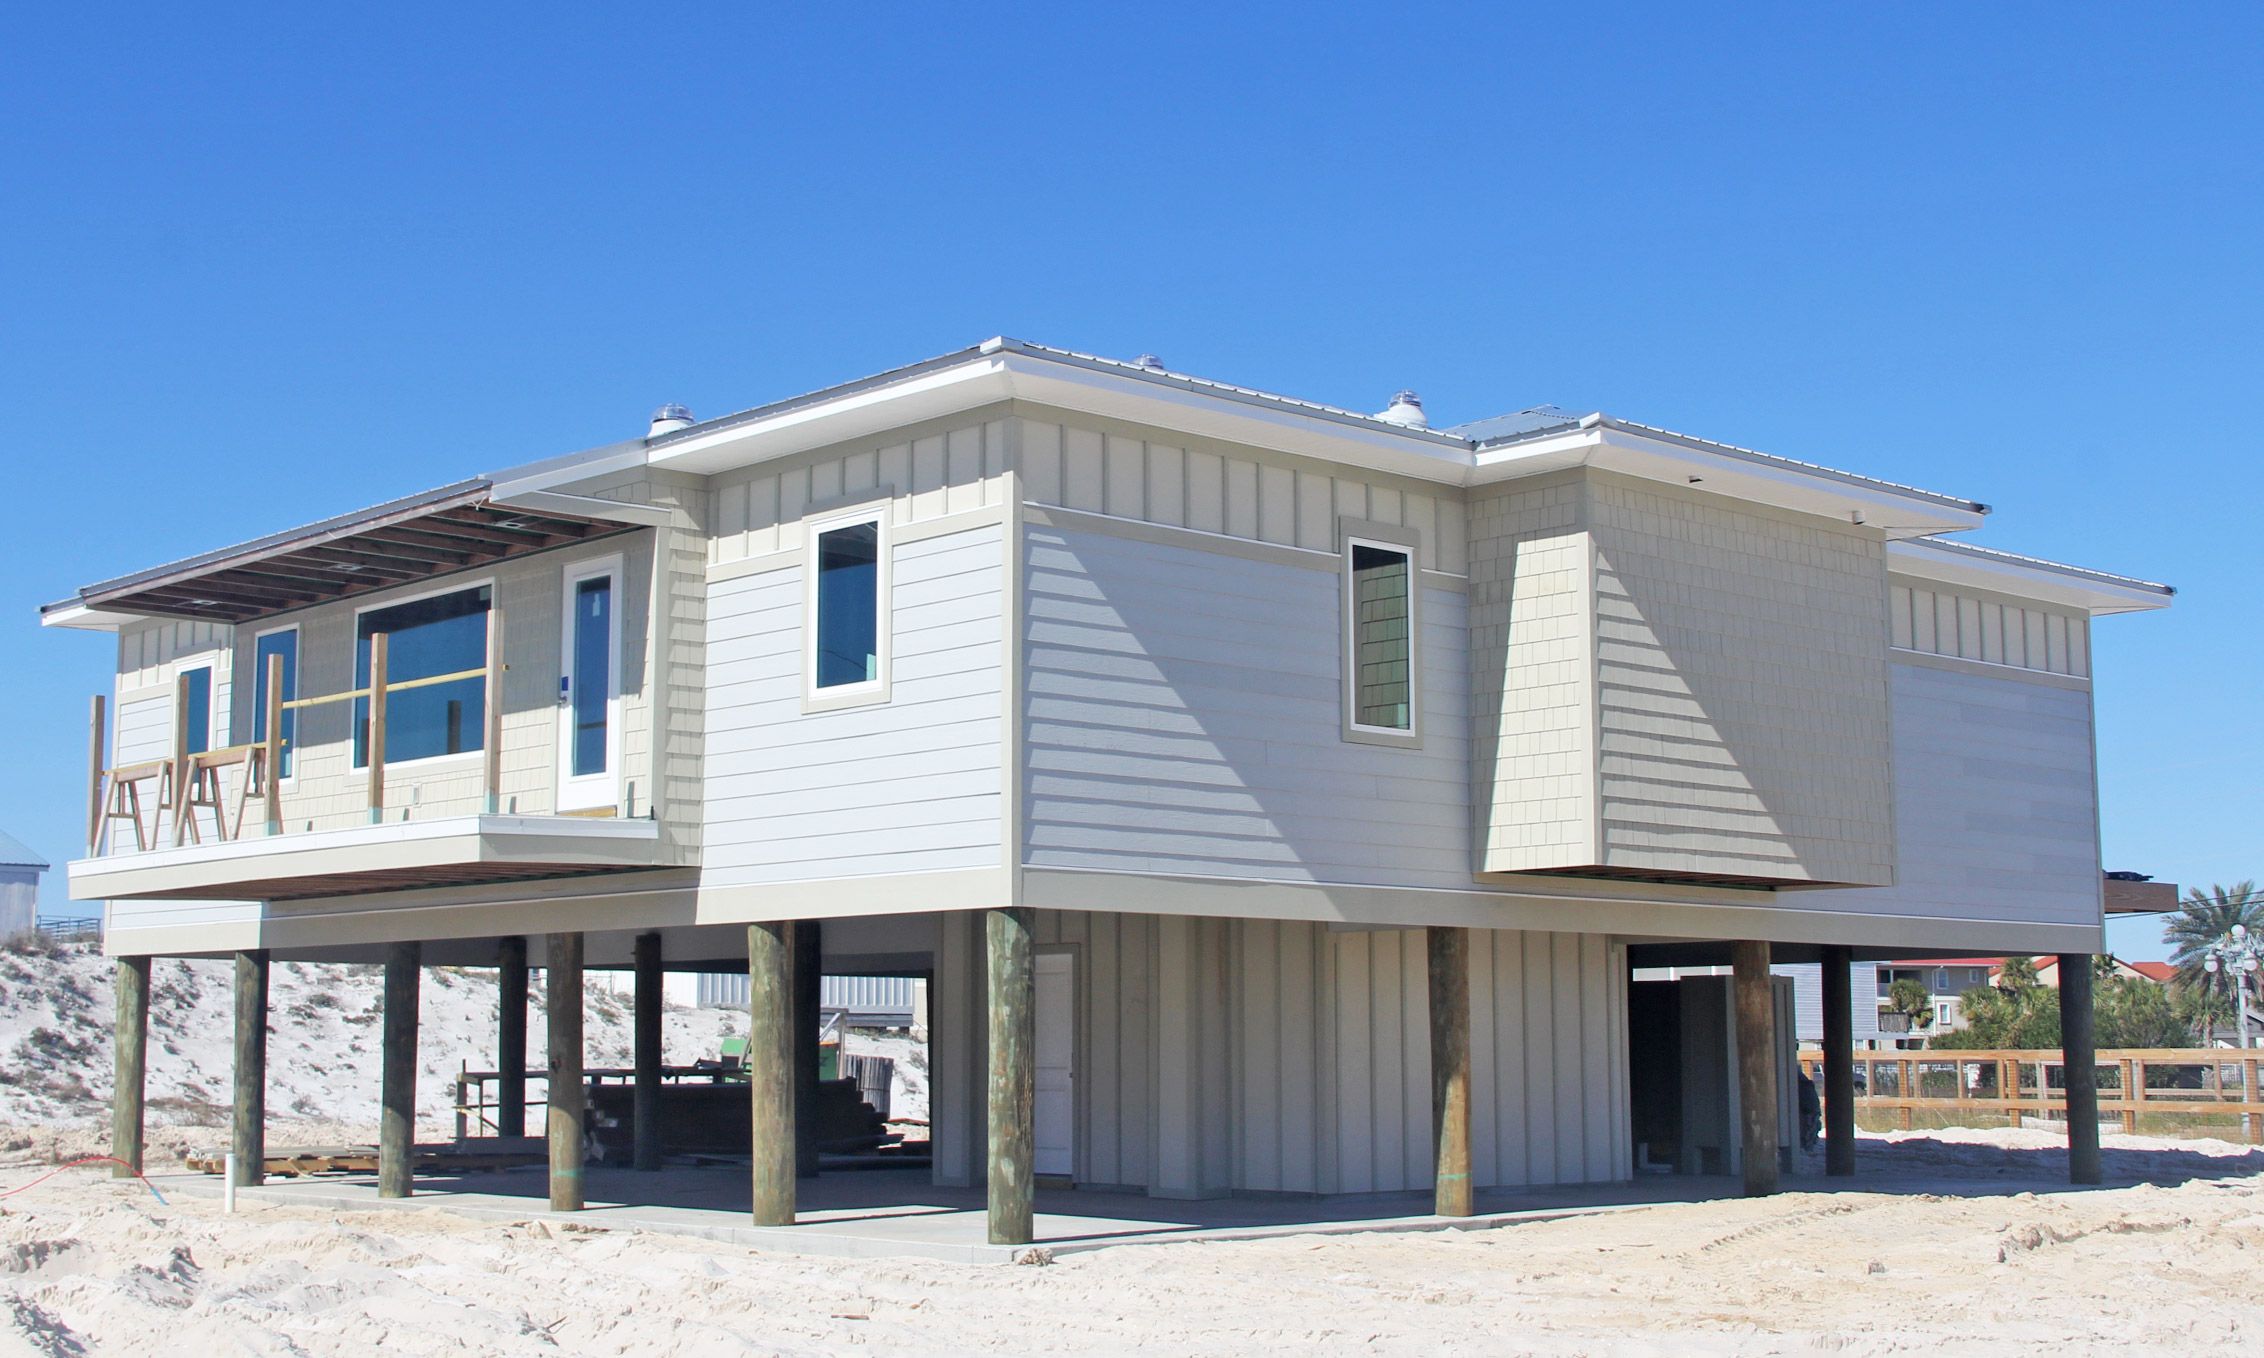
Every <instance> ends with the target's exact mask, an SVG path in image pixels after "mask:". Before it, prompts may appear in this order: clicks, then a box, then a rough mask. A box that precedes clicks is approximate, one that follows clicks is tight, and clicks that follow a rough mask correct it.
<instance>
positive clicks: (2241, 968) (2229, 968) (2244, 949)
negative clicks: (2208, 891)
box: [2201, 924, 2264, 1048]
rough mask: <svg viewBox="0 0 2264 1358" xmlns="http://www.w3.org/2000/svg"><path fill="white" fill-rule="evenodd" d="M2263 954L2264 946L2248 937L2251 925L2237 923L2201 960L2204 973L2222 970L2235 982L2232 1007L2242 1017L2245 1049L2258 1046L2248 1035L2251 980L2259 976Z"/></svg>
mask: <svg viewBox="0 0 2264 1358" xmlns="http://www.w3.org/2000/svg"><path fill="white" fill-rule="evenodd" d="M2260 955H2264V947H2259V946H2258V944H2257V942H2256V940H2255V939H2253V938H2251V937H2249V933H2248V926H2246V925H2244V924H2236V925H2234V926H2233V928H2232V932H2231V933H2229V934H2226V935H2225V936H2224V937H2223V938H2220V939H2218V940H2217V941H2216V942H2214V943H2212V944H2210V945H2209V947H2208V949H2207V950H2206V952H2205V953H2204V954H2203V956H2202V960H2201V969H2202V970H2203V971H2206V972H2208V973H2209V974H2210V975H2211V976H2214V975H2216V974H2217V973H2218V972H2219V971H2222V972H2224V973H2226V975H2227V976H2229V977H2230V978H2231V980H2232V983H2233V986H2232V989H2233V1008H2234V1009H2235V1010H2237V1011H2238V1012H2239V1014H2240V1045H2241V1046H2242V1047H2244V1048H2246V1047H2253V1046H2255V1045H2256V1044H2255V1043H2254V1042H2252V1041H2250V1040H2249V1035H2248V979H2249V978H2250V977H2251V976H2254V975H2255V974H2256V969H2257V966H2258V961H2257V959H2258V957H2259V956H2260Z"/></svg>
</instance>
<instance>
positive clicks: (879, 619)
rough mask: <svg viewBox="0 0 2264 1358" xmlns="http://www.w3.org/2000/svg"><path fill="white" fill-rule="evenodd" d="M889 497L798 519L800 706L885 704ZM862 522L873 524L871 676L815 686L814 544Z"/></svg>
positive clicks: (891, 629) (891, 615)
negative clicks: (800, 550)
mask: <svg viewBox="0 0 2264 1358" xmlns="http://www.w3.org/2000/svg"><path fill="white" fill-rule="evenodd" d="M893 502H894V501H893V498H892V497H889V496H877V497H874V498H870V499H861V500H859V501H857V502H855V503H851V504H846V505H836V506H833V507H829V508H827V509H825V510H823V511H822V512H819V513H813V514H810V515H808V516H807V517H805V518H804V519H803V520H802V710H803V711H804V712H805V713H812V712H831V711H837V710H839V709H842V708H849V707H869V706H873V705H876V704H880V703H886V702H887V701H889V697H890V674H891V672H892V667H893V657H894V653H895V644H894V640H893V638H894V634H895V631H896V626H895V612H896V610H895V599H894V594H893V590H892V584H893V581H894V579H895V569H894V566H893V562H892V556H893V548H894V543H893V535H892V534H891V533H890V532H889V522H888V521H889V517H890V506H891V505H892V504H893ZM863 524H871V525H872V526H873V651H874V656H875V660H874V666H873V668H874V669H875V670H876V671H877V674H876V675H875V677H874V678H871V679H867V680H865V681H863V682H861V683H856V684H834V685H831V686H829V687H825V688H820V687H819V686H818V630H819V629H818V555H819V553H818V544H819V540H820V539H822V538H823V537H824V536H825V535H826V534H827V533H832V532H837V531H839V530H840V529H843V528H855V527H858V526H860V525H863Z"/></svg>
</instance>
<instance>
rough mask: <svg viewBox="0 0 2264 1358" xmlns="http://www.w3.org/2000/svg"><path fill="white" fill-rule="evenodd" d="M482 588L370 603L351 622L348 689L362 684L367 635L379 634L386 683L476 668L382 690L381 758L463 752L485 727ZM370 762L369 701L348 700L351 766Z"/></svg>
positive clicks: (477, 743)
mask: <svg viewBox="0 0 2264 1358" xmlns="http://www.w3.org/2000/svg"><path fill="white" fill-rule="evenodd" d="M488 598H489V591H488V587H487V586H485V585H481V586H479V587H478V588H476V589H466V590H458V591H457V592H456V593H453V594H438V595H434V596H432V597H430V598H425V599H412V600H410V601H409V602H408V603H404V604H394V605H393V606H392V607H390V608H373V609H371V610H369V611H368V612H366V613H364V614H362V615H361V616H360V617H359V618H358V619H357V620H356V623H355V637H354V687H356V688H367V687H369V666H370V638H371V637H373V636H375V635H377V634H378V633H379V632H383V633H385V635H386V643H385V645H386V663H385V681H386V684H387V685H388V686H389V687H390V686H391V685H393V684H403V683H407V682H409V681H410V680H412V679H430V678H435V677H437V676H439V675H443V674H460V673H462V672H463V671H466V670H474V671H478V673H474V674H470V675H467V676H466V677H464V678H461V679H452V680H450V681H449V682H447V683H444V684H431V685H427V686H426V687H423V688H414V689H410V690H409V691H408V692H406V693H392V692H388V693H387V694H386V695H385V762H386V763H388V764H403V763H407V762H408V761H410V760H412V759H432V758H436V757H438V756H441V755H450V754H464V753H467V752H470V751H474V750H478V749H479V748H481V746H482V744H483V743H484V740H485V732H486V729H487V673H486V666H487V610H488ZM368 766H369V699H368V698H357V699H355V700H354V767H356V768H367V767H368Z"/></svg>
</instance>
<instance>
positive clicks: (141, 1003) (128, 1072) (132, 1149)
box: [110, 957, 150, 1179]
mask: <svg viewBox="0 0 2264 1358" xmlns="http://www.w3.org/2000/svg"><path fill="white" fill-rule="evenodd" d="M149 962H150V960H149V959H148V958H146V957H121V958H119V959H118V973H117V981H116V985H117V990H118V1021H117V1025H116V1026H115V1027H113V1028H112V1029H111V1031H110V1047H111V1055H112V1057H113V1059H114V1060H115V1062H116V1067H117V1069H116V1078H115V1082H114V1083H113V1085H112V1086H111V1096H110V1154H111V1156H112V1158H114V1159H118V1160H123V1161H124V1162H125V1163H124V1164H120V1165H112V1166H111V1167H110V1177H112V1178H114V1179H124V1178H129V1177H131V1176H133V1175H136V1174H139V1173H141V1171H142V1148H143V1145H144V1140H143V1135H142V1128H143V1117H142V1107H143V1099H144V1095H145V1092H146V1090H147V1087H148V1070H149Z"/></svg>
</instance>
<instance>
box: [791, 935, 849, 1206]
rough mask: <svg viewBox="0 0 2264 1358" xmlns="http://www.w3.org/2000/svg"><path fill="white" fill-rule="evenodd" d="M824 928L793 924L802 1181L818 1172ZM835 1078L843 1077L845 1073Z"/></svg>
mask: <svg viewBox="0 0 2264 1358" xmlns="http://www.w3.org/2000/svg"><path fill="white" fill-rule="evenodd" d="M823 927H824V926H822V925H820V924H819V923H818V922H817V921H816V920H814V919H803V920H796V921H794V1173H795V1174H796V1175H797V1176H799V1177H801V1178H804V1179H809V1178H815V1177H816V1176H817V1172H818V1058H819V1057H820V1056H821V1055H823V1053H822V1052H821V1051H820V1050H819V1047H820V1044H819V1042H818V1024H819V1021H820V1014H819V1010H820V1003H819V1002H820V1000H821V998H822V993H821V992H822V989H823V987H822V985H821V984H820V979H819V978H820V976H821V974H822V973H823V971H824V969H825V960H824V959H825V943H824V935H823V933H822V932H821V930H822V929H823ZM834 1073H835V1074H836V1075H846V1074H848V1073H849V1072H848V1071H847V1070H846V1069H842V1070H837V1071H835V1072H834Z"/></svg>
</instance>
